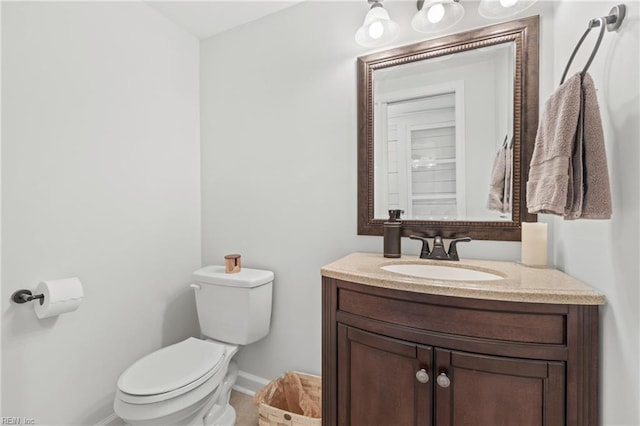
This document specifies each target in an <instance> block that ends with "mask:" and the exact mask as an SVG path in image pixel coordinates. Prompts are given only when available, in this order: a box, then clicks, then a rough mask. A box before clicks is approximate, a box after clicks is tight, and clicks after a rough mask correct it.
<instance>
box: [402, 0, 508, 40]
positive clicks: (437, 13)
mask: <svg viewBox="0 0 640 426" xmlns="http://www.w3.org/2000/svg"><path fill="white" fill-rule="evenodd" d="M503 1H509V0H503ZM510 1H513V0H510ZM516 1H517V0H516ZM463 16H464V7H462V5H461V4H460V0H426V1H425V0H418V13H416V14H415V15H414V17H413V19H412V20H411V26H412V27H413V29H414V30H416V31H418V32H421V33H435V32H439V31H443V30H446V29H447V28H450V27H452V26H454V25H455V24H457V23H458V22H460V20H461V19H462V17H463Z"/></svg>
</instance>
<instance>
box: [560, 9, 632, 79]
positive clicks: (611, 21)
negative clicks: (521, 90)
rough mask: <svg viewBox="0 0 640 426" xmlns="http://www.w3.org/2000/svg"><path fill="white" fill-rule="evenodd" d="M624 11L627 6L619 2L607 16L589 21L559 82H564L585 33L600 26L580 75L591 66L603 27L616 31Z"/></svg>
mask: <svg viewBox="0 0 640 426" xmlns="http://www.w3.org/2000/svg"><path fill="white" fill-rule="evenodd" d="M626 11H627V7H626V6H625V5H624V4H619V5H617V6H614V7H613V8H612V9H611V10H610V11H609V14H608V15H607V16H602V17H600V18H594V19H592V20H591V21H589V25H588V26H587V30H586V31H585V32H584V34H582V37H580V40H579V41H578V44H577V45H576V47H575V49H573V53H572V54H571V56H570V57H569V62H568V63H567V66H566V67H565V69H564V72H563V73H562V78H561V79H560V84H562V83H564V79H565V78H566V76H567V72H568V71H569V67H570V66H571V63H572V62H573V59H574V58H575V56H576V53H578V50H579V49H580V46H581V45H582V42H583V41H584V39H585V38H586V37H587V34H589V31H591V29H592V28H595V27H600V34H598V40H597V41H596V45H595V46H594V48H593V51H592V52H591V56H589V59H588V60H587V63H586V65H585V66H584V68H583V69H582V72H581V74H582V75H584V74H585V73H586V72H587V70H588V69H589V66H591V62H592V61H593V58H595V56H596V53H597V52H598V49H599V48H600V42H601V41H602V37H603V36H604V31H605V29H606V30H607V31H617V30H618V28H620V25H621V24H622V21H623V20H624V16H625V14H626Z"/></svg>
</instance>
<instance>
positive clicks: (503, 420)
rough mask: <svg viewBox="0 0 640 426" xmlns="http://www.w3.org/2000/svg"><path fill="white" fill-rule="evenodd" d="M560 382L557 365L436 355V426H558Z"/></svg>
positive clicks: (561, 375)
mask: <svg viewBox="0 0 640 426" xmlns="http://www.w3.org/2000/svg"><path fill="white" fill-rule="evenodd" d="M436 376H437V377H436ZM564 377H565V367H564V363H562V362H547V361H535V360H528V359H518V358H500V357H490V356H483V355H477V354H469V353H464V352H455V351H448V350H444V349H436V363H435V369H434V377H433V380H434V381H435V382H436V384H435V387H434V392H435V418H436V425H437V426H450V425H454V426H461V425H473V426H484V425H486V426H499V425H519V426H526V425H532V426H539V425H564V424H565V414H564V406H565V397H564V392H565V391H564V389H565V378H564Z"/></svg>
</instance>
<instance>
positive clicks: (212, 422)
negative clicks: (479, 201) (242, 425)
mask: <svg viewBox="0 0 640 426" xmlns="http://www.w3.org/2000/svg"><path fill="white" fill-rule="evenodd" d="M237 379H238V364H237V363H236V362H235V361H233V360H232V361H231V362H230V363H229V368H228V369H227V374H226V375H225V376H224V380H223V381H222V383H221V384H220V389H219V390H220V393H219V394H218V395H217V396H214V397H213V398H212V404H211V405H209V407H206V408H205V409H204V410H202V411H201V413H204V415H203V416H202V417H200V416H197V418H198V419H202V423H194V424H197V425H203V426H234V425H235V424H236V410H234V409H233V407H232V406H231V404H229V400H230V399H231V388H232V387H233V385H234V384H235V383H236V380H237Z"/></svg>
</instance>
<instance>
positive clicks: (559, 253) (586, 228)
mask: <svg viewBox="0 0 640 426" xmlns="http://www.w3.org/2000/svg"><path fill="white" fill-rule="evenodd" d="M618 3H619V2H617V1H614V2H611V1H609V2H563V3H560V4H558V5H557V7H556V20H555V22H556V25H555V27H554V30H555V31H554V34H555V36H554V40H555V42H554V46H555V50H554V76H553V77H554V84H558V83H559V80H560V77H561V76H562V72H563V71H564V67H565V65H566V63H567V61H568V59H569V56H570V55H571V52H572V51H573V48H574V46H575V45H576V43H577V41H578V39H579V38H580V37H581V36H582V34H583V32H584V31H585V30H586V24H587V22H588V21H589V20H590V19H591V18H594V17H599V16H603V15H606V14H607V13H608V12H609V10H610V9H611V8H612V7H613V6H615V5H617V4H618ZM626 4H627V8H628V9H627V14H628V15H627V17H626V18H625V21H624V22H623V24H622V27H621V28H620V30H619V32H617V33H605V36H604V39H603V41H602V45H601V46H600V49H599V51H598V54H597V56H596V57H595V60H594V61H593V64H592V65H591V68H590V69H589V73H590V74H591V75H592V77H593V80H594V82H595V85H596V88H597V89H598V101H599V104H600V113H601V116H602V120H603V127H604V133H605V140H606V148H607V155H608V167H609V176H610V179H611V186H612V196H613V217H612V218H611V220H606V221H588V220H580V221H575V222H571V221H564V220H562V219H555V221H554V229H555V231H554V234H555V235H554V238H553V244H554V245H555V253H556V254H555V261H556V264H557V266H558V267H559V268H560V269H562V270H564V271H566V272H567V273H569V274H571V275H573V276H575V277H577V278H579V279H581V280H582V281H584V282H586V283H588V284H590V285H592V286H593V287H595V288H598V289H599V290H600V291H602V292H603V293H604V294H605V295H606V296H607V305H606V306H604V307H603V309H602V310H601V336H602V338H601V348H602V349H601V357H602V361H601V362H602V372H601V394H602V400H601V401H602V420H603V423H604V424H605V425H638V424H640V413H639V412H638V410H639V409H640V408H639V403H638V401H640V390H639V389H640V388H639V380H638V379H640V370H639V356H640V343H639V341H640V290H639V283H640V269H639V268H640V267H639V265H640V243H639V241H640V213H639V208H640V197H639V192H640V175H639V172H638V169H639V167H638V164H639V161H638V158H639V156H640V155H639V152H640V149H639V141H640V128H639V117H640V81H639V77H638V76H639V74H638V73H639V69H640V64H639V58H640V51H639V49H640V46H639V42H640V27H639V23H638V19H639V16H640V14H639V9H640V3H638V2H635V1H634V2H627V3H626ZM598 32H599V29H598V28H596V29H594V30H592V31H591V34H590V35H589V38H588V39H587V40H586V41H585V42H584V45H583V47H582V48H581V49H580V53H579V55H578V56H577V57H576V59H575V60H574V64H575V65H574V66H573V67H572V68H571V72H570V74H569V75H571V74H573V73H575V72H577V71H579V70H581V69H582V67H583V66H584V64H585V62H586V58H587V57H588V55H589V54H590V53H591V50H592V47H593V46H594V43H595V39H596V34H597V33H598Z"/></svg>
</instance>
